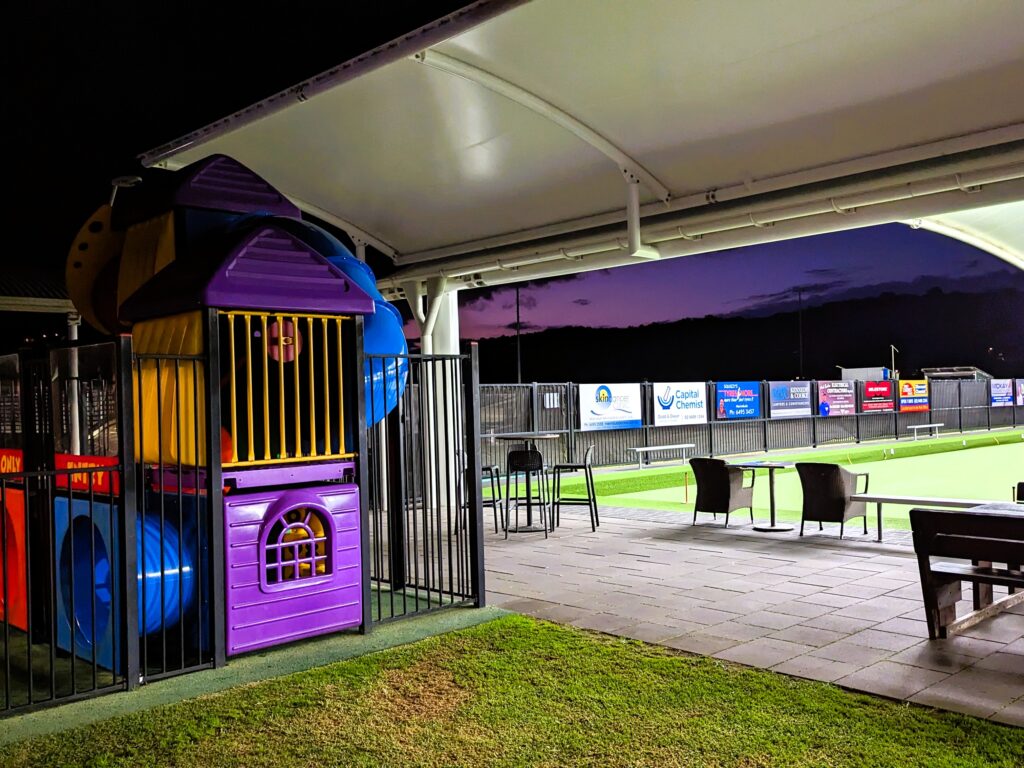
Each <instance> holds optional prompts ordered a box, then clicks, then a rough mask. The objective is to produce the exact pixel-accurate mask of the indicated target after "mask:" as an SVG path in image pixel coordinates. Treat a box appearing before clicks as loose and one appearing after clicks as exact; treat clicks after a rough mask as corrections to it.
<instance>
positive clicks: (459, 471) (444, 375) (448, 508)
mask: <svg viewBox="0 0 1024 768" xmlns="http://www.w3.org/2000/svg"><path fill="white" fill-rule="evenodd" d="M450 364H451V362H450V361H449V360H444V361H442V362H441V363H440V366H441V386H442V400H441V417H442V419H443V420H444V456H445V459H444V463H445V465H446V466H445V473H444V484H445V496H446V497H447V501H448V503H447V504H445V505H444V511H445V522H446V523H447V527H446V528H445V530H444V535H445V539H447V543H448V600H449V602H454V600H455V594H454V583H455V570H454V563H453V561H452V506H453V502H454V506H455V509H456V513H455V524H456V526H458V523H459V512H460V511H461V507H460V504H461V499H460V498H459V486H460V485H461V484H463V483H465V478H463V477H460V475H463V474H464V473H465V467H464V466H463V460H464V457H463V455H462V454H461V453H460V452H459V451H458V450H455V448H456V446H454V445H453V444H452V443H453V442H454V440H452V439H451V430H450V426H451V423H452V422H451V421H450V420H449V415H450V414H449V413H448V410H449V409H448V405H449V400H450V399H451V397H452V396H453V394H454V393H452V392H451V391H450V390H449V383H448V366H449V365H450ZM453 461H454V462H455V467H454V470H453V468H452V466H451V463H452V462H453ZM440 463H441V457H440V456H439V457H438V464H440ZM437 512H438V520H439V523H438V528H440V517H441V510H440V509H438V511H437ZM441 552H442V554H443V549H441ZM441 580H442V583H443V581H444V572H443V569H442V573H441Z"/></svg>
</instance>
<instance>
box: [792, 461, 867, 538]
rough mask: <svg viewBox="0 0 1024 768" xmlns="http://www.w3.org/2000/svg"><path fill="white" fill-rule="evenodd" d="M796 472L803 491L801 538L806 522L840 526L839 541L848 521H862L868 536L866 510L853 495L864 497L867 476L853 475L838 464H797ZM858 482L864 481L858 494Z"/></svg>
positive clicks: (819, 526)
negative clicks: (854, 519)
mask: <svg viewBox="0 0 1024 768" xmlns="http://www.w3.org/2000/svg"><path fill="white" fill-rule="evenodd" d="M796 471H797V473H798V474H799V475H800V485H801V486H802V487H803V491H804V504H803V516H802V517H801V519H800V535H801V536H803V535H804V523H806V522H807V521H808V520H810V521H812V522H817V523H818V529H819V530H821V528H822V527H823V526H822V523H839V538H840V539H841V538H843V529H844V527H845V526H846V521H847V520H852V519H853V518H856V517H862V518H864V533H867V532H868V506H867V504H866V503H865V502H863V501H854V500H853V499H852V498H851V497H852V496H853V495H854V494H855V493H867V492H868V482H869V478H868V475H867V473H861V474H855V473H853V472H849V471H847V470H845V469H843V468H842V467H840V466H839V465H838V464H810V463H806V462H802V463H798V464H797V465H796ZM860 478H864V488H863V489H862V490H859V491H858V490H857V484H858V481H859V480H860Z"/></svg>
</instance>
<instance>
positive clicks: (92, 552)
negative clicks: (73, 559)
mask: <svg viewBox="0 0 1024 768" xmlns="http://www.w3.org/2000/svg"><path fill="white" fill-rule="evenodd" d="M79 402H81V401H79ZM86 412H87V413H88V410H87V411H86ZM86 475H87V477H88V478H89V525H91V526H92V529H91V530H90V531H89V533H90V536H89V573H90V574H94V573H96V537H95V536H93V535H91V534H92V531H93V530H95V527H96V521H95V520H94V519H93V516H94V515H95V514H96V494H95V493H94V488H93V479H94V478H95V477H96V473H95V472H94V471H89V470H86ZM89 594H90V597H89V617H90V619H92V624H91V627H92V637H91V638H90V639H91V641H92V690H94V691H95V690H96V671H97V669H96V590H95V589H90V590H89Z"/></svg>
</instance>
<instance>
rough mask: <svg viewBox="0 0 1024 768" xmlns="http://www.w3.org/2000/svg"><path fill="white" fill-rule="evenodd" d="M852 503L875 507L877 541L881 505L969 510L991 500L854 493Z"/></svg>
mask: <svg viewBox="0 0 1024 768" xmlns="http://www.w3.org/2000/svg"><path fill="white" fill-rule="evenodd" d="M850 498H851V499H853V500H854V501H864V502H867V503H869V504H874V505H875V515H876V517H877V518H878V540H879V541H881V540H882V505H883V504H905V505H907V506H911V507H917V506H922V507H941V508H943V509H970V508H971V507H980V506H981V505H983V504H991V503H992V501H991V500H987V501H982V500H979V499H944V498H941V497H940V498H936V497H934V496H893V495H882V494H876V493H855V494H853V495H852V496H851V497H850Z"/></svg>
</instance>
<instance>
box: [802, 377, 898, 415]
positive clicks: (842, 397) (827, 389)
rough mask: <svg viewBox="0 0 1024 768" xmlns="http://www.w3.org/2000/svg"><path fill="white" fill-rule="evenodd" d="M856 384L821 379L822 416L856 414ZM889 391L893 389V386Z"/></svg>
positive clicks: (819, 391)
mask: <svg viewBox="0 0 1024 768" xmlns="http://www.w3.org/2000/svg"><path fill="white" fill-rule="evenodd" d="M885 383H888V382H885ZM855 386H856V384H855V383H854V382H852V381H819V382H818V413H819V414H821V415H822V416H853V415H855V414H856V413H857V391H856V390H855V389H854V387H855ZM889 391H890V392H891V391H892V388H891V387H890V389H889Z"/></svg>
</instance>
